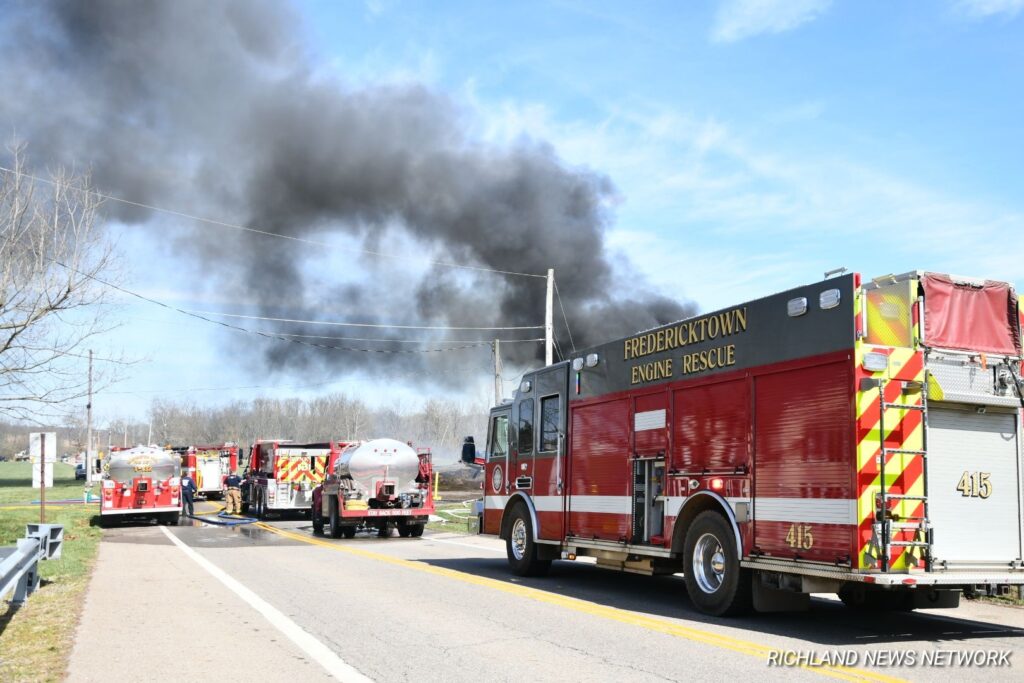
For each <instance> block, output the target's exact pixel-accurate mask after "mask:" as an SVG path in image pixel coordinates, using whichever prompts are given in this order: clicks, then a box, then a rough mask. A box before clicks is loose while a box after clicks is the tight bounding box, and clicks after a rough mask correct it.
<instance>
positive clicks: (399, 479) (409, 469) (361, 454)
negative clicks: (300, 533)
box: [313, 439, 434, 538]
mask: <svg viewBox="0 0 1024 683" xmlns="http://www.w3.org/2000/svg"><path fill="white" fill-rule="evenodd" d="M431 473H432V469H431V458H430V449H429V448H419V449H416V450H413V448H412V446H411V445H410V444H407V443H402V442H401V441H396V440H394V439H374V440H372V441H358V442H355V443H351V444H347V445H346V447H345V448H344V449H343V450H342V451H341V453H340V454H339V455H338V457H337V458H335V459H333V460H332V461H331V463H330V469H329V474H328V476H327V478H326V479H325V480H324V483H323V484H322V485H320V486H318V487H316V488H315V489H314V490H313V532H314V533H316V534H322V533H324V528H325V526H326V527H327V528H328V530H329V532H330V535H331V537H332V538H341V537H342V536H344V537H345V538H352V537H353V536H355V534H356V530H357V529H359V528H363V529H376V530H377V533H378V535H379V536H389V535H390V534H391V528H392V527H396V528H397V529H398V535H399V536H401V537H403V538H406V537H409V536H422V535H423V529H424V527H425V526H426V524H427V520H428V519H429V518H430V515H431V513H433V512H434V499H433V496H431V495H430V478H431Z"/></svg>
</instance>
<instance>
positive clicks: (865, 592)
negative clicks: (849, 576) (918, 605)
mask: <svg viewBox="0 0 1024 683" xmlns="http://www.w3.org/2000/svg"><path fill="white" fill-rule="evenodd" d="M839 599H840V600H842V601H843V604H844V605H846V606H847V607H848V608H850V609H852V610H856V611H859V612H903V611H907V612H909V611H911V610H913V609H914V607H913V605H912V604H911V602H910V595H909V594H907V593H906V592H904V591H886V590H873V589H870V588H868V587H866V586H864V584H856V583H848V584H845V585H843V586H842V587H841V588H840V589H839Z"/></svg>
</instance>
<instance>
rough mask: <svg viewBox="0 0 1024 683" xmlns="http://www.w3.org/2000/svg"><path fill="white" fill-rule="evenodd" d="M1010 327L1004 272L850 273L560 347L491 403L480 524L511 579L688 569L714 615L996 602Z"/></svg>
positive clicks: (1001, 569) (1005, 574) (1000, 581)
mask: <svg viewBox="0 0 1024 683" xmlns="http://www.w3.org/2000/svg"><path fill="white" fill-rule="evenodd" d="M1019 316H1020V314H1019V310H1018V303H1017V296H1016V293H1015V292H1014V290H1013V288H1012V287H1011V286H1010V285H1008V284H1006V283H1003V282H995V281H989V280H978V279H971V278H963V277H955V276H949V275H943V274H937V273H928V272H918V271H915V272H911V273H906V274H903V275H898V276H885V277H880V278H876V279H874V280H863V279H862V278H861V276H860V275H858V274H848V275H842V276H839V277H835V278H830V279H826V280H824V281H822V282H817V283H814V284H810V285H807V286H804V287H798V288H796V289H793V290H790V291H787V292H783V293H780V294H775V295H773V296H768V297H765V298H763V299H758V300H756V301H750V302H747V303H743V304H739V305H737V306H732V307H729V308H726V309H723V310H720V311H715V312H712V313H707V314H702V315H698V316H695V317H692V318H689V319H686V320H683V321H680V322H677V323H672V324H670V325H665V326H663V327H659V328H657V329H653V330H649V331H646V332H642V333H639V334H636V335H633V336H631V337H628V338H626V339H621V340H618V341H615V342H611V343H609V344H605V345H602V346H598V347H595V348H593V349H590V350H588V351H585V352H581V353H578V354H574V356H573V357H572V358H570V359H569V360H568V361H566V362H562V363H557V364H555V365H552V366H549V367H545V368H542V369H540V370H536V371H534V372H530V373H527V374H526V375H525V376H524V377H523V378H522V381H521V383H520V384H519V388H518V390H517V391H516V392H515V394H514V396H513V398H512V400H511V401H509V402H506V403H503V404H502V405H499V406H495V407H494V408H493V409H492V410H491V415H490V424H489V430H488V437H487V445H486V448H485V451H486V452H485V457H484V459H483V460H482V461H481V462H482V464H483V466H484V467H485V479H484V486H485V497H484V500H483V502H482V506H481V510H480V513H481V529H482V532H483V533H487V534H496V535H498V536H500V537H501V538H502V539H505V541H506V548H507V552H508V560H509V563H510V564H511V566H512V569H513V571H515V572H516V573H518V574H524V575H526V574H542V573H544V572H545V571H546V570H547V568H548V566H549V565H550V563H551V561H552V560H556V559H575V558H577V557H582V556H590V557H594V558H596V559H597V563H598V565H599V566H601V567H607V568H614V569H619V570H622V571H627V572H637V573H643V574H666V573H677V572H682V573H683V574H684V575H685V581H686V588H687V592H688V594H689V596H690V599H691V601H692V602H693V604H694V605H695V606H696V607H697V608H698V609H699V610H701V611H703V612H706V613H708V614H714V615H725V614H736V613H739V612H742V611H744V610H747V609H749V608H751V607H754V608H757V609H759V610H764V611H771V610H781V609H799V608H802V607H805V606H806V605H807V604H808V601H809V596H810V594H812V593H838V594H839V596H840V598H841V599H842V600H843V601H844V602H845V603H847V604H848V605H851V606H856V607H862V608H900V609H913V608H916V607H952V606H956V604H958V601H959V597H960V595H961V593H967V594H979V593H988V594H993V593H1002V592H1005V591H1007V590H1008V589H1009V587H1010V586H1011V585H1020V584H1024V559H1022V547H1021V544H1022V534H1024V529H1022V520H1021V508H1022V488H1021V443H1020V442H1021V412H1022V410H1021V406H1022V398H1021V378H1020V371H1021V327H1020V317H1019ZM464 458H467V459H470V460H472V454H470V455H469V456H464Z"/></svg>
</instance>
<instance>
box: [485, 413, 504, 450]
mask: <svg viewBox="0 0 1024 683" xmlns="http://www.w3.org/2000/svg"><path fill="white" fill-rule="evenodd" d="M488 451H489V453H490V454H491V460H497V459H499V458H501V459H504V458H505V455H506V454H507V453H508V415H498V416H496V417H495V418H494V419H493V420H491V447H490V448H489V449H488Z"/></svg>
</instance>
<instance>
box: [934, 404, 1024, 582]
mask: <svg viewBox="0 0 1024 683" xmlns="http://www.w3.org/2000/svg"><path fill="white" fill-rule="evenodd" d="M928 423H929V431H928V456H927V457H928V469H927V472H928V475H927V476H928V515H929V517H930V518H931V522H932V526H933V529H934V538H933V547H932V554H933V557H934V559H935V560H936V561H937V562H939V563H941V562H943V561H945V562H947V563H949V564H951V565H952V564H961V565H965V564H978V563H989V562H996V563H1005V562H1011V561H1013V560H1016V559H1018V558H1020V556H1021V522H1020V520H1021V512H1020V511H1021V499H1020V487H1019V485H1018V477H1019V476H1020V463H1019V455H1018V453H1019V450H1018V438H1019V437H1018V432H1019V429H1018V427H1019V418H1018V416H1017V414H1016V413H1009V412H995V411H992V410H979V409H978V408H977V407H967V408H964V409H956V408H954V407H938V406H937V405H936V404H935V403H933V404H931V406H930V407H929V410H928ZM940 566H941V564H940Z"/></svg>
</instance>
